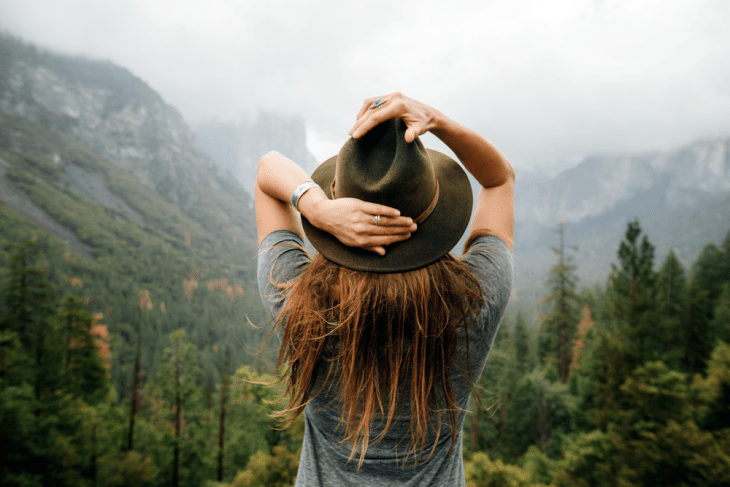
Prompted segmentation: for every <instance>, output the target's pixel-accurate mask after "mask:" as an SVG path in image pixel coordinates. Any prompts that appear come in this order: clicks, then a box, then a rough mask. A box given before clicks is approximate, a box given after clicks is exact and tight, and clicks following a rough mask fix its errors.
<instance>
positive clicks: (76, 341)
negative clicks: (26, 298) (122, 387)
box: [56, 294, 107, 404]
mask: <svg viewBox="0 0 730 487" xmlns="http://www.w3.org/2000/svg"><path fill="white" fill-rule="evenodd" d="M93 324H94V319H93V318H92V317H91V316H89V314H88V313H87V312H86V310H84V308H83V304H82V303H81V300H80V299H79V298H78V297H77V296H73V295H70V294H69V295H68V296H66V297H65V298H64V300H63V301H62V303H61V308H60V310H59V312H58V319H57V325H56V329H57V336H58V338H59V344H60V346H61V347H62V350H63V355H62V357H63V358H62V370H63V383H64V386H65V388H66V390H67V391H68V392H70V393H71V394H72V395H73V396H75V397H80V398H82V399H83V400H84V401H85V402H86V403H88V404H96V403H98V402H100V401H101V400H103V399H104V397H105V395H106V393H107V372H106V368H105V367H104V363H103V360H102V358H101V355H99V348H98V347H97V345H96V343H95V341H94V336H93V335H92V334H91V328H92V326H93Z"/></svg>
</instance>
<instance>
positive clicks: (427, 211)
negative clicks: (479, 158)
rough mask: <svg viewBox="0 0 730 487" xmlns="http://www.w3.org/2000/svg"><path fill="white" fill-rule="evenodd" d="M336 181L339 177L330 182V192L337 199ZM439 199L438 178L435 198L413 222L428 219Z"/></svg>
mask: <svg viewBox="0 0 730 487" xmlns="http://www.w3.org/2000/svg"><path fill="white" fill-rule="evenodd" d="M335 181H337V179H336V178H335V179H333V180H332V183H330V192H331V193H332V199H335V200H336V199H337V194H336V193H335ZM438 201H439V181H438V179H436V191H435V192H434V194H433V198H432V199H431V203H429V204H428V207H426V209H425V210H424V211H423V213H421V214H420V215H418V216H417V217H416V218H414V219H413V223H415V224H416V225H420V224H421V223H423V222H424V221H426V218H428V217H429V216H431V213H433V210H434V209H436V203H438Z"/></svg>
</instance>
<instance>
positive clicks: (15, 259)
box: [0, 239, 58, 399]
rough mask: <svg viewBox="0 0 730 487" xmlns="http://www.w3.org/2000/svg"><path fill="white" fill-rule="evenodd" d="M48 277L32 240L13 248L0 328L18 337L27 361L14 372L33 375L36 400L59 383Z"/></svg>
mask: <svg viewBox="0 0 730 487" xmlns="http://www.w3.org/2000/svg"><path fill="white" fill-rule="evenodd" d="M47 276H48V271H47V269H46V267H45V264H43V263H42V262H41V255H40V249H39V248H38V244H37V242H36V241H35V240H34V239H31V240H27V241H25V242H24V243H23V245H22V246H20V247H15V250H14V252H13V254H12V256H11V258H10V266H9V272H8V278H7V280H6V281H5V285H4V286H3V288H2V301H1V303H2V304H1V305H0V309H1V310H2V314H0V331H3V332H11V333H10V334H6V336H7V337H8V339H9V340H12V338H10V337H12V336H13V335H12V334H13V333H14V334H15V335H16V336H17V337H18V340H19V341H20V345H21V346H22V348H23V350H24V351H25V356H26V357H27V358H28V364H30V367H28V369H27V370H25V371H23V370H18V369H16V371H17V372H18V373H19V374H20V375H23V376H25V377H27V378H31V377H32V379H31V380H32V381H33V383H34V389H35V395H36V398H38V399H40V398H42V397H44V396H46V395H48V394H50V393H52V391H53V390H54V389H55V387H56V385H57V382H58V368H57V366H56V365H57V364H54V361H55V360H56V357H55V356H54V355H53V354H54V352H55V351H57V350H56V349H55V348H54V345H55V343H54V342H55V340H54V330H53V314H54V303H53V288H52V286H51V284H50V283H49V281H48V277H47ZM18 358H20V357H18Z"/></svg>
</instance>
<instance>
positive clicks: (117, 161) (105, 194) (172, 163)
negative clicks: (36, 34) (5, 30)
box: [0, 36, 313, 240]
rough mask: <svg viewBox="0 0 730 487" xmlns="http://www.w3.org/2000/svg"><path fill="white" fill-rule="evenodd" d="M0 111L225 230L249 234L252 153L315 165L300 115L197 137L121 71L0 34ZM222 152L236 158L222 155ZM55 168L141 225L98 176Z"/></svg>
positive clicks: (66, 166)
mask: <svg viewBox="0 0 730 487" xmlns="http://www.w3.org/2000/svg"><path fill="white" fill-rule="evenodd" d="M0 112H3V113H6V114H11V115H14V116H19V117H23V118H25V119H28V120H31V121H33V122H36V123H39V124H41V125H43V126H45V127H47V128H49V129H51V130H53V131H60V132H63V133H65V134H68V135H70V136H72V137H74V138H76V139H78V140H80V141H82V142H83V143H84V144H85V145H87V146H88V147H90V148H91V149H92V150H93V151H94V152H96V153H98V154H100V155H101V156H103V157H104V158H106V159H108V160H109V161H111V162H112V163H113V164H114V165H116V166H117V167H119V168H120V169H122V170H124V171H125V172H127V173H129V174H131V175H132V176H133V177H134V179H136V180H137V181H139V183H140V184H142V185H144V186H146V187H148V188H150V189H152V190H153V191H155V192H156V193H158V194H159V195H161V196H162V197H163V198H164V199H165V200H167V202H169V203H170V204H171V205H173V206H175V207H177V208H179V209H180V210H182V211H183V212H184V213H186V214H188V215H189V216H190V217H191V218H193V219H194V220H197V221H198V223H200V224H201V225H202V226H203V227H206V226H208V227H210V226H211V221H210V218H211V215H212V214H215V215H214V218H215V219H217V220H220V221H219V222H218V223H219V225H218V226H217V227H218V228H220V227H221V226H227V227H230V228H232V229H234V230H235V231H237V232H239V233H241V234H244V235H245V236H246V237H247V238H249V239H252V240H253V239H255V236H254V235H255V223H254V219H253V214H252V212H251V211H248V210H250V209H251V208H252V206H253V202H252V199H251V198H250V193H252V188H253V179H252V178H253V175H255V164H256V162H257V161H258V158H259V157H260V156H261V155H263V154H264V153H265V152H266V151H268V150H272V149H275V150H279V151H280V152H282V153H284V154H287V155H289V157H292V158H295V159H297V160H300V161H302V162H303V163H304V164H305V165H310V166H311V165H313V158H312V156H311V155H310V154H309V153H308V152H307V150H306V145H305V134H304V123H303V121H301V120H285V119H282V118H281V117H277V116H275V115H272V114H264V115H262V116H260V117H259V119H258V120H257V122H256V123H255V124H253V125H252V126H250V127H243V128H242V129H240V130H238V131H237V133H235V134H234V137H233V138H231V137H229V132H230V128H228V127H225V126H220V127H210V128H209V130H207V131H204V132H203V135H204V137H203V138H202V139H201V140H202V143H200V142H198V141H196V136H195V134H194V133H193V131H192V130H191V129H190V128H189V127H188V125H187V124H186V123H185V121H184V120H183V118H182V116H181V115H180V113H179V112H178V111H177V110H176V109H175V108H173V107H172V106H170V105H168V104H167V103H165V101H164V100H163V99H162V97H161V96H160V95H159V94H158V93H156V92H155V91H154V90H153V89H152V88H150V87H149V86H148V85H147V84H146V83H144V82H143V81H142V80H140V79H139V78H137V77H136V76H134V75H133V74H132V73H130V72H129V71H127V70H126V69H124V68H121V67H118V66H115V65H113V64H111V63H108V62H101V61H94V60H88V59H84V58H76V57H69V56H62V55H57V54H54V53H51V52H48V51H43V50H40V49H38V48H36V47H34V46H32V45H29V44H26V43H23V42H21V41H18V40H16V39H12V38H10V37H7V36H2V37H0ZM10 138H12V136H10ZM210 141H212V143H209V142H210ZM7 144H8V145H10V146H12V144H13V142H12V140H10V141H8V142H7ZM226 150H229V151H230V150H233V151H234V157H233V158H231V157H229V158H226V157H220V155H221V151H224V152H225V151H226ZM207 151H209V153H210V154H211V155H212V156H213V158H211V157H210V156H209V155H208V154H206V152H207ZM51 156H52V155H51ZM214 159H216V161H214ZM219 161H220V164H218V163H216V162H219ZM58 164H59V165H60V167H61V168H62V170H61V172H60V174H61V177H62V179H63V180H64V182H65V183H67V184H68V185H69V186H70V188H71V189H72V190H73V191H74V192H76V193H77V194H80V195H82V196H84V197H86V198H89V199H92V200H94V201H95V202H97V203H101V204H104V205H105V206H107V207H110V208H114V209H115V210H116V211H120V212H122V213H124V214H126V215H127V216H128V217H129V218H131V219H133V220H136V221H137V222H138V223H140V224H144V222H143V221H142V220H141V218H140V216H139V215H137V214H135V213H134V212H133V210H132V209H131V208H130V207H129V205H127V204H126V203H125V202H124V201H122V200H121V199H120V198H118V197H116V196H115V195H114V194H113V193H112V192H110V191H109V190H108V189H107V187H106V186H107V184H106V181H104V180H103V178H102V177H101V176H100V175H99V174H91V173H88V172H87V171H85V170H84V169H83V168H82V167H80V166H79V165H77V164H75V163H74V161H65V160H59V161H58ZM226 164H227V165H226ZM221 166H222V167H221ZM231 175H233V176H234V178H232V177H231ZM244 175H245V176H244ZM201 207H202V208H207V209H208V210H209V211H202V212H201V211H200V208H201ZM211 229H212V228H211Z"/></svg>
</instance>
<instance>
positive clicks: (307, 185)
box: [291, 179, 319, 211]
mask: <svg viewBox="0 0 730 487" xmlns="http://www.w3.org/2000/svg"><path fill="white" fill-rule="evenodd" d="M318 187H319V185H318V184H317V183H315V182H314V181H312V180H311V179H310V180H309V181H304V182H303V183H302V184H300V185H299V186H297V189H295V190H294V192H293V193H292V194H291V204H292V206H293V207H294V208H296V209H297V211H299V199H300V198H301V197H302V195H303V194H304V193H306V192H307V190H308V189H311V188H318Z"/></svg>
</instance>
